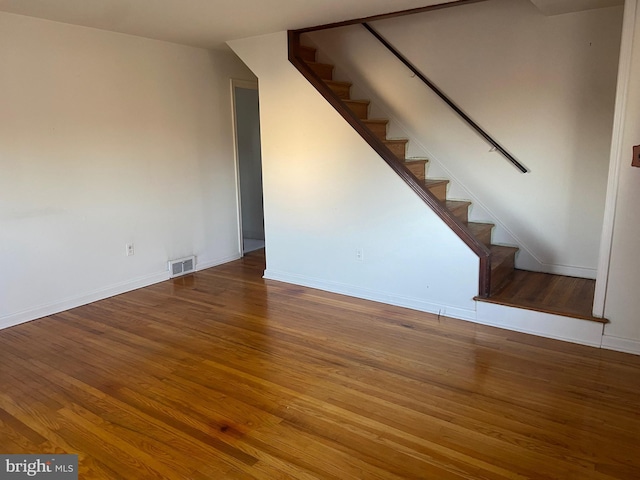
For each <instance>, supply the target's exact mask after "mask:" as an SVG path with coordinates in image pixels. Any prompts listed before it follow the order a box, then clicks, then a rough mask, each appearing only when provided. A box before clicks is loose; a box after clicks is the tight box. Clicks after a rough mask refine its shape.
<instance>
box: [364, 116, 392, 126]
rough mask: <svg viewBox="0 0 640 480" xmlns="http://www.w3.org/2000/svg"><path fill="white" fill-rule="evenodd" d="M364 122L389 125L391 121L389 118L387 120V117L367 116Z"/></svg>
mask: <svg viewBox="0 0 640 480" xmlns="http://www.w3.org/2000/svg"><path fill="white" fill-rule="evenodd" d="M363 122H364V123H365V124H366V123H375V124H380V125H387V124H388V123H389V120H387V119H386V118H367V119H366V120H363Z"/></svg>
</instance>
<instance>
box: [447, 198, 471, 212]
mask: <svg viewBox="0 0 640 480" xmlns="http://www.w3.org/2000/svg"><path fill="white" fill-rule="evenodd" d="M444 206H445V207H447V210H452V211H453V210H457V209H458V208H462V207H469V206H471V202H467V201H465V200H447V201H446V202H444Z"/></svg>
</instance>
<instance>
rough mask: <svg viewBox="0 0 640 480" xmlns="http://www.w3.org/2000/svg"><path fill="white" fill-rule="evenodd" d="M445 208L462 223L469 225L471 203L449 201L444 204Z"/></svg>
mask: <svg viewBox="0 0 640 480" xmlns="http://www.w3.org/2000/svg"><path fill="white" fill-rule="evenodd" d="M444 206H445V207H446V208H447V210H449V211H450V212H451V213H453V214H454V215H455V216H456V217H457V218H458V220H460V221H461V222H462V223H467V222H468V221H469V207H470V206H471V202H464V201H460V200H447V201H446V202H444Z"/></svg>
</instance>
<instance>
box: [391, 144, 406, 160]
mask: <svg viewBox="0 0 640 480" xmlns="http://www.w3.org/2000/svg"><path fill="white" fill-rule="evenodd" d="M386 145H387V147H388V148H389V150H391V152H393V154H394V155H395V156H396V157H398V160H402V161H404V159H405V157H406V151H407V144H406V143H387V144H386Z"/></svg>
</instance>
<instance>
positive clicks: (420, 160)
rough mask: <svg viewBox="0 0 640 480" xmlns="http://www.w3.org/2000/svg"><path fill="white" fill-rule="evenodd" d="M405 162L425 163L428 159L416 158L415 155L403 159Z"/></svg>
mask: <svg viewBox="0 0 640 480" xmlns="http://www.w3.org/2000/svg"><path fill="white" fill-rule="evenodd" d="M404 161H405V163H422V164H426V163H427V162H428V161H429V159H428V158H416V157H408V158H405V159H404Z"/></svg>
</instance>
